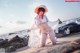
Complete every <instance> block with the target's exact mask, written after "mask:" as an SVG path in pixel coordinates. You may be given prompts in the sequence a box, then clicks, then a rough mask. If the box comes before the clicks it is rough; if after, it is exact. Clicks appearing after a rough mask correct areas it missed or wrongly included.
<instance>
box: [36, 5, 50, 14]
mask: <svg viewBox="0 0 80 53" xmlns="http://www.w3.org/2000/svg"><path fill="white" fill-rule="evenodd" d="M39 8H44V9H45V12H47V11H48V10H47V8H46V6H45V5H40V6H37V7H36V8H35V13H38V9H39Z"/></svg>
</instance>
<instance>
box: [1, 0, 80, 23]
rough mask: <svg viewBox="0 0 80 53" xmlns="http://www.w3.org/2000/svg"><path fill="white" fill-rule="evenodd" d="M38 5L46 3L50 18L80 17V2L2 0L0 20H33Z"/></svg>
mask: <svg viewBox="0 0 80 53" xmlns="http://www.w3.org/2000/svg"><path fill="white" fill-rule="evenodd" d="M38 5H46V6H47V8H48V12H47V13H46V15H47V17H48V19H49V20H51V21H54V20H57V19H58V18H60V19H61V20H67V19H72V18H76V17H80V3H79V2H65V1H64V0H0V20H5V21H15V20H22V21H27V22H28V23H30V22H33V20H34V17H35V16H36V14H35V13H34V9H35V7H36V6H38Z"/></svg>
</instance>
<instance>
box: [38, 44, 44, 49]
mask: <svg viewBox="0 0 80 53" xmlns="http://www.w3.org/2000/svg"><path fill="white" fill-rule="evenodd" d="M44 46H45V45H39V46H38V47H37V48H41V47H44Z"/></svg>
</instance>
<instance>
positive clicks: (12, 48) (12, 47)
mask: <svg viewBox="0 0 80 53" xmlns="http://www.w3.org/2000/svg"><path fill="white" fill-rule="evenodd" d="M13 51H16V48H15V47H14V46H9V47H7V48H6V49H5V52H6V53H10V52H13Z"/></svg>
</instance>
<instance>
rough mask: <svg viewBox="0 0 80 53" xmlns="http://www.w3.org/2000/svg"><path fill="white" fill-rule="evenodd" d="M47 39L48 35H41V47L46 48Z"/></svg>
mask: <svg viewBox="0 0 80 53" xmlns="http://www.w3.org/2000/svg"><path fill="white" fill-rule="evenodd" d="M46 39H47V33H41V40H40V47H43V46H45V43H46Z"/></svg>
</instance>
